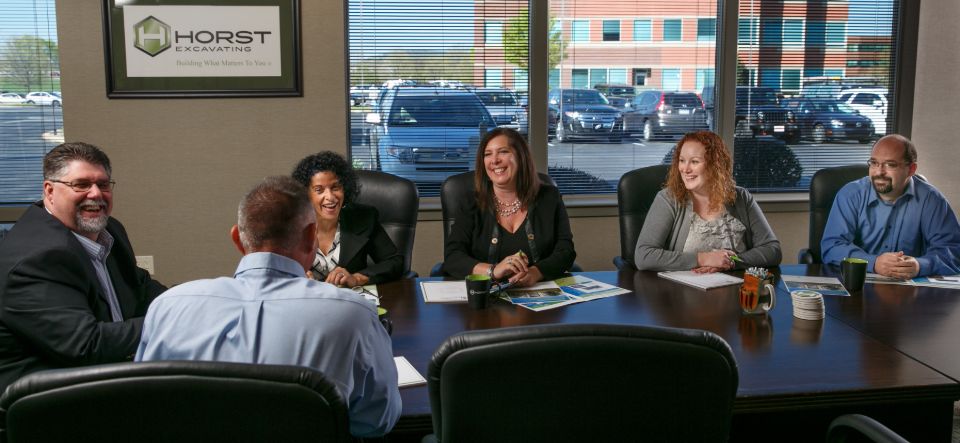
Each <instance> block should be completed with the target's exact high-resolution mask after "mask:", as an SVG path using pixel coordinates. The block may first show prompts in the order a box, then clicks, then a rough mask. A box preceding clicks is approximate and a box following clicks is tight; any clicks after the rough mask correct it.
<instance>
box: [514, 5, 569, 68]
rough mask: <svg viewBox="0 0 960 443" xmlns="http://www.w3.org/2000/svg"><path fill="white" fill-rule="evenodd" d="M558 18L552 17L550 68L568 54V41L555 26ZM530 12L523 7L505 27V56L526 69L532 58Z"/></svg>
mask: <svg viewBox="0 0 960 443" xmlns="http://www.w3.org/2000/svg"><path fill="white" fill-rule="evenodd" d="M555 24H556V19H554V18H553V17H551V18H550V34H549V38H550V55H549V57H550V58H549V63H550V68H553V67H554V66H557V65H559V64H560V62H561V61H563V59H564V58H566V56H567V43H566V42H565V41H564V40H563V32H561V30H560V29H559V28H557V27H556V26H555ZM529 43H530V13H529V11H528V10H526V9H523V10H521V11H520V13H519V14H517V16H516V17H513V18H511V19H510V20H508V21H507V23H506V24H505V25H504V27H503V54H504V58H506V60H507V61H508V62H510V63H513V64H515V65H517V66H518V67H520V69H523V70H524V71H526V70H527V69H528V63H529V59H530V52H529Z"/></svg>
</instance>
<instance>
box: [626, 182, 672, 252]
mask: <svg viewBox="0 0 960 443" xmlns="http://www.w3.org/2000/svg"><path fill="white" fill-rule="evenodd" d="M669 172H670V165H654V166H647V167H646V168H640V169H634V170H632V171H630V172H628V173H626V174H623V176H622V177H620V183H619V184H618V185H617V209H618V211H619V213H620V255H619V256H616V257H614V258H613V264H614V266H616V267H617V269H634V268H636V264H635V263H634V262H633V253H634V251H636V249H637V237H638V236H640V230H641V229H642V228H643V222H644V220H646V219H647V211H649V210H650V206H651V205H653V200H654V198H655V197H656V196H657V193H658V192H660V190H661V189H663V184H664V183H666V181H667V174H668V173H669Z"/></svg>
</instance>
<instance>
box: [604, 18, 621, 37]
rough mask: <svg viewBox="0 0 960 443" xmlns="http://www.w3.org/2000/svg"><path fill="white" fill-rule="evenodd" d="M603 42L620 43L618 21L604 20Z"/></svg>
mask: <svg viewBox="0 0 960 443" xmlns="http://www.w3.org/2000/svg"><path fill="white" fill-rule="evenodd" d="M603 41H605V42H618V41H620V20H604V21H603Z"/></svg>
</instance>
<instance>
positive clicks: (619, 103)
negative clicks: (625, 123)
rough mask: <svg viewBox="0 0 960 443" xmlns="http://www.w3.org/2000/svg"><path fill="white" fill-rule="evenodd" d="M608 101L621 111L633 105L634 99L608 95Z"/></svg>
mask: <svg viewBox="0 0 960 443" xmlns="http://www.w3.org/2000/svg"><path fill="white" fill-rule="evenodd" d="M607 102H608V103H610V106H613V107H614V108H617V109H619V110H621V111H623V110H626V109H628V108H630V107H632V106H633V99H631V98H627V97H607Z"/></svg>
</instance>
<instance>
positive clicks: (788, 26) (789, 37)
mask: <svg viewBox="0 0 960 443" xmlns="http://www.w3.org/2000/svg"><path fill="white" fill-rule="evenodd" d="M783 44H784V45H802V44H803V20H784V21H783Z"/></svg>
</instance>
